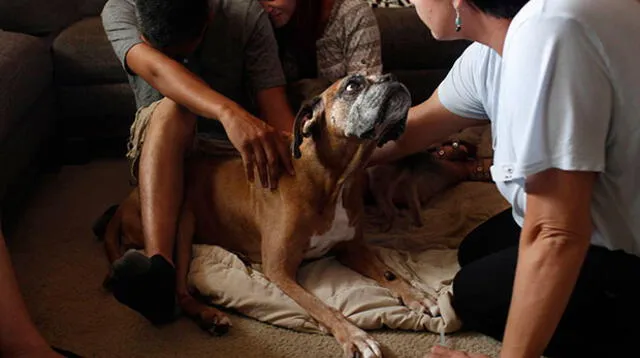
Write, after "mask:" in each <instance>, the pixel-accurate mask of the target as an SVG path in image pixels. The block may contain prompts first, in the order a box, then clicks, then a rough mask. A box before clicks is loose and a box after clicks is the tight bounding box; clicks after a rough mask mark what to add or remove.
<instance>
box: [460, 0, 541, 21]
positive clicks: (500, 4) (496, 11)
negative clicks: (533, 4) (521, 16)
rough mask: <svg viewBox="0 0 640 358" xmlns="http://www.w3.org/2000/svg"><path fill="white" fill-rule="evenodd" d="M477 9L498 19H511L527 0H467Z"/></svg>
mask: <svg viewBox="0 0 640 358" xmlns="http://www.w3.org/2000/svg"><path fill="white" fill-rule="evenodd" d="M468 1H469V3H470V4H472V5H473V6H475V7H476V8H477V9H478V10H480V11H482V12H484V13H486V14H489V15H492V16H495V17H497V18H500V19H513V18H514V17H515V16H516V14H517V13H518V11H520V9H522V7H523V6H524V5H525V4H526V3H528V2H529V0H468Z"/></svg>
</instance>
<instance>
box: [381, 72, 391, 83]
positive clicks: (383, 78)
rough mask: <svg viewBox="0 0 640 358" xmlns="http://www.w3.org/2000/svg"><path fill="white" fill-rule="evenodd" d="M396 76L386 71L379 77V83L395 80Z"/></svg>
mask: <svg viewBox="0 0 640 358" xmlns="http://www.w3.org/2000/svg"><path fill="white" fill-rule="evenodd" d="M395 80H396V76H395V75H394V74H393V73H386V74H384V75H382V76H380V77H378V81H377V82H378V83H384V82H391V81H395Z"/></svg>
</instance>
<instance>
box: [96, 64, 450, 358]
mask: <svg viewBox="0 0 640 358" xmlns="http://www.w3.org/2000/svg"><path fill="white" fill-rule="evenodd" d="M410 104H411V100H410V95H409V92H408V90H407V89H406V87H405V86H404V85H402V84H401V83H399V82H397V81H396V80H394V79H393V78H392V77H391V76H389V75H384V76H369V77H365V76H362V75H352V76H349V77H346V78H344V79H342V80H340V81H337V82H336V83H334V84H333V85H332V86H331V87H329V88H328V89H327V90H325V91H324V92H323V93H322V94H321V95H320V96H318V97H316V98H315V99H313V100H312V101H310V103H307V104H305V105H303V106H302V108H301V110H300V111H299V113H298V115H297V117H296V119H295V124H294V128H293V138H292V139H293V142H292V143H293V144H292V151H293V156H294V158H295V160H294V163H293V164H294V169H295V173H296V174H295V176H289V175H286V176H282V177H281V178H280V179H279V183H278V189H277V190H274V191H269V190H265V189H263V188H262V187H261V186H260V185H254V184H252V183H250V182H248V181H247V179H246V175H245V170H244V167H243V163H242V160H241V159H240V158H239V157H237V156H227V157H211V156H200V157H195V158H191V159H189V160H188V162H187V165H186V169H185V170H186V173H185V174H186V175H185V198H184V204H183V208H182V213H181V217H180V221H179V228H178V237H177V244H176V245H177V247H176V253H175V254H176V261H175V262H176V269H177V287H176V290H177V295H178V302H179V305H180V307H181V308H182V310H183V312H184V313H186V314H187V315H189V316H191V317H194V318H196V319H197V320H198V321H200V322H201V323H205V324H207V325H208V326H207V328H211V327H214V328H217V329H220V327H228V325H229V324H230V321H229V319H228V318H227V316H225V315H224V314H223V313H222V312H220V311H218V310H216V309H215V308H213V307H210V306H207V305H205V304H203V303H200V302H199V301H197V300H196V299H195V298H193V297H192V296H191V294H190V293H189V290H188V288H187V274H188V270H189V264H190V261H191V245H192V243H198V244H211V245H219V246H221V247H224V248H225V249H227V250H229V251H233V252H238V253H241V254H242V255H244V256H246V257H247V258H248V259H249V260H251V261H254V262H261V263H262V267H263V271H264V274H265V275H266V277H267V278H268V279H269V280H271V281H272V282H273V283H275V284H276V285H277V286H278V287H279V288H280V289H281V290H282V291H283V292H284V293H285V294H287V295H288V296H289V297H291V298H292V299H293V300H294V301H295V302H297V303H298V304H299V305H300V306H301V307H302V308H304V309H305V310H306V311H307V312H308V313H309V314H310V315H311V316H312V317H313V318H314V319H315V320H317V321H318V322H319V323H320V324H321V325H322V326H324V327H325V328H326V329H327V331H328V332H330V333H331V334H333V336H334V337H335V338H336V339H337V341H338V342H339V343H340V344H341V345H342V348H343V350H344V353H345V356H347V357H358V356H359V357H367V358H368V357H382V353H381V350H380V346H379V344H378V343H377V342H376V341H375V340H374V339H373V338H372V337H370V336H369V335H368V334H367V333H365V332H364V331H363V330H361V329H360V328H358V327H356V326H355V325H354V324H352V323H351V322H350V321H349V320H347V319H346V318H345V317H344V316H343V315H342V314H341V313H340V312H339V311H338V310H336V309H334V308H331V307H329V306H327V305H325V304H324V303H323V302H321V301H320V300H319V299H318V298H316V297H315V296H314V295H312V294H311V293H309V292H308V291H306V290H305V289H304V288H302V287H301V286H300V285H299V284H298V283H297V282H296V272H297V270H298V267H299V266H300V264H301V262H302V261H303V260H305V259H314V258H318V257H321V256H323V255H326V254H327V253H329V252H330V251H332V253H334V254H335V255H336V256H337V258H338V259H339V261H340V262H341V263H342V264H344V265H346V266H347V267H350V268H351V269H353V270H355V271H356V272H359V273H360V274H362V275H365V276H367V277H370V278H372V279H374V280H376V281H377V282H378V283H379V284H380V285H382V286H384V287H386V288H388V289H389V290H391V292H393V293H394V294H395V295H396V296H397V297H398V299H399V300H401V301H402V302H403V303H404V304H405V305H407V306H408V307H411V308H412V309H414V310H418V311H420V312H426V313H430V314H438V313H437V309H436V308H435V307H436V305H435V304H434V302H433V301H432V300H431V299H429V298H427V297H425V295H424V294H423V293H422V292H420V291H419V290H418V289H416V288H414V287H413V286H411V284H409V282H408V281H407V280H405V279H403V278H401V277H399V276H398V275H396V274H395V273H394V272H393V271H392V270H391V269H390V268H389V267H388V266H386V265H385V264H384V263H383V262H382V261H381V260H380V259H379V258H378V257H377V256H376V254H375V252H374V251H372V250H371V249H370V248H369V247H367V245H366V244H365V242H364V240H363V234H362V220H363V215H364V210H363V205H364V203H363V193H362V191H363V179H364V178H365V172H364V171H365V166H366V164H367V161H368V159H369V157H370V155H371V153H372V152H373V150H374V149H375V147H376V145H382V144H383V143H384V142H386V141H388V140H393V139H396V138H397V137H398V136H399V135H400V134H401V133H402V131H403V129H404V125H405V123H406V118H407V113H408V110H409V107H410ZM143 242H144V240H143V234H142V227H141V221H140V206H139V201H138V191H137V190H134V191H133V192H132V193H131V194H130V195H129V197H128V198H127V199H125V201H124V202H123V203H122V205H120V207H119V208H118V210H117V211H116V213H115V215H114V217H113V218H112V220H111V221H110V222H109V224H108V226H107V233H106V234H105V243H106V251H107V255H108V257H109V260H110V261H111V262H113V261H114V260H116V259H117V258H118V257H120V256H121V255H122V254H123V252H124V250H125V249H128V248H142V246H143Z"/></svg>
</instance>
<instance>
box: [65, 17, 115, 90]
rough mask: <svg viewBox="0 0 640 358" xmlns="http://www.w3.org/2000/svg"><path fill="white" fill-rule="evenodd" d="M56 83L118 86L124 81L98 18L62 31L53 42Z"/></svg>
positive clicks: (89, 19)
mask: <svg viewBox="0 0 640 358" xmlns="http://www.w3.org/2000/svg"><path fill="white" fill-rule="evenodd" d="M53 63H54V65H55V80H56V83H57V84H66V85H69V84H83V85H85V84H97V83H121V82H126V81H127V78H126V75H125V72H124V69H123V68H122V66H121V65H120V62H118V59H117V58H116V55H115V53H114V52H113V48H112V47H111V44H110V43H109V40H108V39H107V35H106V34H105V32H104V28H103V27H102V20H101V19H100V17H98V16H93V17H88V18H85V19H82V20H80V21H78V22H76V23H74V24H73V25H71V26H69V27H68V28H66V29H65V30H64V31H62V33H60V35H59V36H58V37H57V38H56V39H55V41H54V42H53Z"/></svg>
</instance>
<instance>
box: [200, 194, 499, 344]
mask: <svg viewBox="0 0 640 358" xmlns="http://www.w3.org/2000/svg"><path fill="white" fill-rule="evenodd" d="M507 207H508V205H507V203H506V202H505V201H504V200H503V199H502V197H501V196H500V194H499V193H498V192H497V190H496V189H495V186H494V185H493V184H491V183H478V182H465V183H461V184H459V185H457V186H456V187H453V188H451V189H449V190H447V191H445V192H443V193H441V194H439V195H438V196H437V197H435V198H434V199H432V201H431V202H430V203H429V205H428V206H427V207H426V208H425V209H424V210H423V212H422V215H423V217H424V222H425V226H424V227H422V228H417V227H413V226H412V225H411V223H410V220H409V219H408V218H406V217H405V218H399V219H398V220H397V221H396V224H395V226H394V229H392V231H390V232H388V233H380V231H379V228H378V224H377V223H378V222H379V221H377V219H376V218H375V217H374V216H373V215H372V214H371V213H368V215H367V223H366V225H365V237H366V238H367V240H368V241H369V242H370V243H371V244H374V245H376V247H377V249H378V250H379V254H380V256H381V258H383V260H384V261H385V262H386V263H387V264H389V265H390V266H392V268H394V269H395V270H396V271H397V272H398V273H399V274H401V275H402V276H404V277H405V278H407V279H408V280H409V281H410V282H412V283H413V284H414V285H415V286H417V287H419V288H421V289H422V290H423V291H424V292H426V293H428V294H430V295H431V296H432V297H437V298H438V299H437V303H438V306H439V307H440V311H441V316H438V317H430V316H428V315H425V314H417V313H415V312H413V311H411V310H410V309H408V308H407V307H405V306H403V305H401V304H400V303H399V301H398V300H397V299H395V298H393V296H392V295H391V293H390V292H389V291H388V290H387V289H385V288H382V287H381V286H379V285H378V284H377V283H376V282H375V281H373V280H371V279H368V278H365V277H363V276H361V275H359V274H357V273H355V272H353V271H351V270H350V269H347V268H346V267H344V266H342V265H341V264H339V263H338V262H337V261H336V260H335V259H334V258H333V257H325V258H322V259H319V260H316V261H312V262H307V263H305V264H304V265H303V266H302V267H301V268H300V270H299V272H298V281H299V282H300V284H301V285H302V286H303V287H304V288H306V289H307V290H309V291H310V292H312V293H313V294H315V295H316V296H318V297H319V298H320V299H321V300H322V301H323V302H325V303H326V304H328V305H330V306H332V307H334V308H336V309H338V310H340V311H341V312H342V313H343V314H344V315H345V316H346V317H348V318H349V319H350V320H351V321H352V322H353V323H354V324H356V325H357V326H359V327H361V328H363V329H367V330H369V329H379V328H383V327H387V328H392V329H402V330H412V331H431V332H441V331H444V332H446V333H450V332H455V331H456V330H458V329H459V328H460V327H461V322H460V320H459V319H458V317H457V316H456V314H455V312H454V311H453V309H452V306H451V297H452V294H453V293H452V288H451V281H452V279H453V277H454V276H455V273H456V272H457V270H458V269H459V267H458V263H457V257H456V254H457V250H456V247H457V245H458V244H459V242H460V240H461V239H462V238H464V236H465V235H466V234H467V233H468V232H469V231H471V230H472V229H473V228H474V227H476V226H477V225H478V224H480V223H481V222H483V221H485V220H486V219H488V218H489V217H491V216H492V215H495V214H497V213H498V212H500V211H502V210H504V209H505V208H507ZM189 282H190V285H191V286H192V287H194V288H195V289H197V290H198V291H199V292H200V293H201V294H202V295H204V296H206V297H209V298H210V300H211V303H213V304H215V305H219V306H222V307H226V308H230V309H234V310H236V311H238V312H240V313H243V314H245V315H247V316H249V317H253V318H255V319H257V320H260V321H263V322H266V323H270V324H273V325H276V326H280V327H285V328H289V329H293V330H297V331H304V332H319V333H320V332H325V331H324V330H323V328H322V327H321V326H320V325H319V324H318V323H317V322H316V321H315V320H313V319H312V318H311V317H310V316H309V315H308V314H307V313H306V312H305V311H304V310H303V309H302V308H300V307H299V306H298V305H297V304H296V303H295V302H294V301H293V300H292V299H290V298H289V297H288V296H286V295H285V294H284V293H283V292H282V291H280V289H279V288H278V287H276V286H275V285H274V284H272V283H271V282H269V281H268V280H267V279H266V278H265V277H264V276H263V275H262V273H261V272H260V267H259V266H253V267H247V266H245V264H244V263H243V262H242V261H241V260H240V259H239V258H238V257H237V256H235V255H234V254H231V253H229V252H227V251H226V250H224V249H222V248H220V247H217V246H205V245H194V258H193V261H192V264H191V271H190V274H189Z"/></svg>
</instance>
